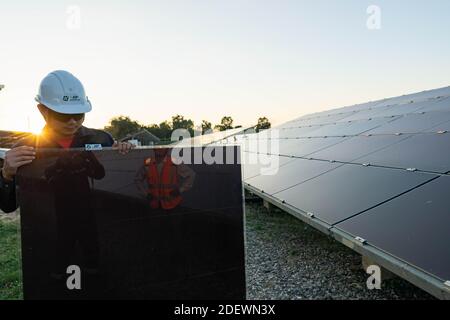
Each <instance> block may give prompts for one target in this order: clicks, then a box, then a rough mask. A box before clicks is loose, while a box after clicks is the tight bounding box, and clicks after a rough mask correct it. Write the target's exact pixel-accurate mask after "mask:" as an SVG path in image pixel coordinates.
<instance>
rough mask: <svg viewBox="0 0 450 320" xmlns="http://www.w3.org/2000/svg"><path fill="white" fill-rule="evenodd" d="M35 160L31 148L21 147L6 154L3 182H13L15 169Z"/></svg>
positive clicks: (34, 153) (34, 154)
mask: <svg viewBox="0 0 450 320" xmlns="http://www.w3.org/2000/svg"><path fill="white" fill-rule="evenodd" d="M35 158H36V152H35V151H34V148H33V147H28V146H22V147H17V148H13V149H11V150H9V151H7V152H6V155H5V162H4V164H3V169H2V175H3V178H5V180H9V181H11V180H13V179H14V176H15V175H16V173H17V169H18V168H20V167H21V166H24V165H26V164H29V163H31V162H32V161H33V160H34V159H35Z"/></svg>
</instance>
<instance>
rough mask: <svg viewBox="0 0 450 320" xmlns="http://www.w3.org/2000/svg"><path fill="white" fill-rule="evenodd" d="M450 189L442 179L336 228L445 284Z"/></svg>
mask: <svg viewBox="0 0 450 320" xmlns="http://www.w3.org/2000/svg"><path fill="white" fill-rule="evenodd" d="M449 190H450V178H449V177H446V176H443V177H440V178H438V179H436V180H434V181H431V182H429V183H427V184H425V185H423V186H421V187H419V188H417V189H415V190H413V191H411V192H408V193H407V194H404V195H402V196H400V197H398V198H396V199H394V200H391V201H389V202H387V203H385V204H383V205H381V206H378V207H376V208H374V209H371V210H369V211H367V212H365V213H363V214H361V215H358V216H356V217H353V218H351V219H349V220H347V221H344V222H342V223H339V224H338V225H337V227H338V228H340V229H342V230H344V231H346V232H349V233H351V234H353V235H354V236H359V237H362V238H363V239H366V240H367V241H368V242H369V243H370V244H372V245H375V246H377V247H379V248H381V249H382V250H384V251H387V252H389V253H390V254H393V255H394V256H397V257H398V258H400V259H402V260H404V261H407V262H409V263H411V264H413V265H415V266H417V267H419V268H421V269H423V270H425V271H428V272H429V273H431V274H433V275H436V276H438V277H440V278H441V279H442V280H443V281H447V280H448V279H450V248H449V226H450V214H449V212H450V211H449V208H450V197H449Z"/></svg>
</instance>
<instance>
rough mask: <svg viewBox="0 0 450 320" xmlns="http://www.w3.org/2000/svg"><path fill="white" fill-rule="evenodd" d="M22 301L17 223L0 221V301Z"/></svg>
mask: <svg viewBox="0 0 450 320" xmlns="http://www.w3.org/2000/svg"><path fill="white" fill-rule="evenodd" d="M17 299H22V272H21V262H20V230H19V221H18V220H17V219H16V220H11V221H8V220H0V300H17Z"/></svg>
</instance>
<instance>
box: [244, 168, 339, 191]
mask: <svg viewBox="0 0 450 320" xmlns="http://www.w3.org/2000/svg"><path fill="white" fill-rule="evenodd" d="M338 166H339V164H336V163H334V164H330V163H329V162H326V161H315V160H304V159H295V160H293V161H292V162H290V163H288V164H286V165H285V166H282V167H280V168H279V170H278V172H277V173H276V174H275V175H259V176H257V177H254V178H251V179H248V180H246V181H245V182H246V183H248V184H250V185H252V186H255V187H256V188H258V189H259V190H261V191H263V192H264V193H267V194H273V193H275V192H279V191H281V190H284V189H287V188H289V187H291V186H293V185H296V184H299V183H301V182H304V181H306V180H308V179H311V178H314V177H316V176H318V175H320V174H323V173H325V172H327V171H329V170H332V169H334V168H337V167H338Z"/></svg>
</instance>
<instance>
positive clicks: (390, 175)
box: [231, 87, 450, 282]
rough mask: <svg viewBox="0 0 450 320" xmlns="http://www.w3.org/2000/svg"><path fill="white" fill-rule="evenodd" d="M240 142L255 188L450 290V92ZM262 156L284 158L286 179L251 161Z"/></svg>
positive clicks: (334, 113) (346, 112)
mask: <svg viewBox="0 0 450 320" xmlns="http://www.w3.org/2000/svg"><path fill="white" fill-rule="evenodd" d="M235 140H236V139H235ZM231 142H232V141H231ZM238 142H240V143H241V145H242V160H243V162H244V165H243V168H244V169H243V171H244V173H243V178H244V183H245V185H246V186H249V187H251V188H252V189H253V190H257V191H258V192H259V193H260V194H264V195H265V196H266V197H271V198H273V199H276V200H277V202H278V203H279V202H281V203H284V204H286V205H287V206H291V207H294V208H297V209H298V210H299V211H301V212H304V213H308V214H309V215H311V216H314V217H315V218H316V219H318V220H320V221H321V222H323V223H325V224H326V225H329V226H330V228H331V227H334V228H337V229H339V230H342V231H343V232H345V233H347V234H350V235H352V236H354V237H355V238H356V237H360V238H363V239H365V240H366V241H367V243H369V244H371V245H372V246H375V247H377V248H379V249H381V250H382V251H384V252H387V253H388V254H390V255H391V256H393V257H395V258H397V259H400V260H401V261H404V262H406V263H408V264H409V265H411V266H413V267H415V268H417V269H419V270H421V271H424V272H426V273H428V274H430V275H432V276H433V277H435V278H438V279H440V280H442V281H443V282H445V281H448V280H450V248H449V246H448V244H449V243H450V232H449V229H448V226H450V197H449V195H450V176H449V175H448V174H449V172H450V87H446V88H442V89H437V90H431V91H425V92H421V93H416V94H411V95H405V96H401V97H396V98H390V99H384V100H380V101H375V102H369V103H364V104H360V105H354V106H349V107H344V108H340V109H335V110H331V111H324V112H319V113H315V114H311V115H306V116H303V117H300V118H298V119H295V120H292V121H289V122H286V123H284V124H282V125H280V126H277V127H275V128H273V129H270V130H266V131H263V132H261V133H259V134H253V135H241V136H239V137H238ZM255 145H256V146H257V147H255ZM261 145H268V146H271V147H269V148H267V149H266V150H263V151H261V150H260V146H261ZM274 145H278V146H279V148H274V147H273V146H274ZM259 155H270V156H272V157H275V158H274V159H276V160H277V161H279V169H278V172H277V173H276V174H274V175H265V174H263V173H262V171H261V169H262V168H264V167H265V166H267V164H261V163H259V164H254V163H250V161H248V159H249V158H251V157H255V156H259Z"/></svg>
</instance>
